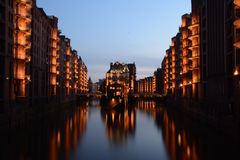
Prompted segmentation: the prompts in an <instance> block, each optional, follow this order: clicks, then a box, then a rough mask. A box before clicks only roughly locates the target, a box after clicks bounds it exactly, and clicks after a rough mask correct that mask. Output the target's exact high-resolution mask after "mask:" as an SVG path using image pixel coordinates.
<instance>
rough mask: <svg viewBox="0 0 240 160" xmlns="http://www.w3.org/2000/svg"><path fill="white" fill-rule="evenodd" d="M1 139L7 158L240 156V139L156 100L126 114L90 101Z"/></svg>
mask: <svg viewBox="0 0 240 160" xmlns="http://www.w3.org/2000/svg"><path fill="white" fill-rule="evenodd" d="M0 141H1V143H0V159H1V160H5V159H6V160H8V159H12V160H18V159H19V160H32V159H34V160H35V159H41V160H43V159H44V160H45V159H49V160H58V159H62V160H78V159H79V160H80V159H81V160H82V159H83V160H84V159H86V160H89V159H100V160H106V159H114V160H123V159H138V160H141V159H149V160H155V159H159V160H165V159H166V160H168V159H169V160H175V159H179V160H185V159H192V160H200V159H240V157H239V145H238V144H237V142H236V141H233V140H231V138H228V137H227V138H226V137H224V135H221V134H219V133H218V132H217V131H215V130H213V129H209V128H208V127H206V126H204V125H203V124H202V125H200V124H198V123H196V122H194V121H192V120H190V119H188V118H187V117H184V116H181V115H180V114H179V113H178V112H176V111H175V112H174V111H169V109H167V107H165V106H164V105H163V104H161V103H158V102H155V101H150V100H149V101H148V100H142V101H138V102H137V103H136V104H135V105H133V106H128V107H126V109H125V110H124V111H120V112H117V111H106V110H103V109H102V108H101V106H100V104H99V101H98V100H93V101H89V102H86V103H85V104H83V105H80V106H71V107H68V108H67V109H65V110H62V111H59V112H57V113H52V114H50V115H48V116H47V117H45V118H43V119H42V120H38V121H34V122H29V124H26V127H24V128H22V129H18V130H17V131H11V132H10V133H9V132H8V133H1V134H0Z"/></svg>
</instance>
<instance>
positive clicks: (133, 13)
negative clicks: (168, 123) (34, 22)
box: [37, 0, 191, 81]
mask: <svg viewBox="0 0 240 160" xmlns="http://www.w3.org/2000/svg"><path fill="white" fill-rule="evenodd" d="M37 4H38V7H41V8H44V10H45V12H46V13H47V14H48V15H55V16H57V17H58V18H59V28H60V30H61V31H62V33H63V34H64V35H66V36H67V37H69V38H70V39H71V42H72V43H71V44H72V48H73V49H76V50H78V52H79V54H80V55H81V57H82V58H83V60H84V61H85V63H86V65H87V67H88V70H89V76H90V77H91V78H92V79H93V81H97V80H98V79H99V78H104V77H105V72H106V71H107V70H108V69H109V64H110V62H115V61H120V62H125V63H132V62H135V64H136V66H137V78H138V79H139V78H143V77H146V76H151V75H152V74H153V72H154V70H156V69H157V67H160V65H161V61H162V58H163V56H164V54H165V50H166V49H167V48H168V46H169V45H170V41H171V37H173V36H174V35H175V34H176V33H177V31H178V27H179V26H180V25H181V16H182V15H183V14H185V13H189V12H190V9H191V0H38V3H37Z"/></svg>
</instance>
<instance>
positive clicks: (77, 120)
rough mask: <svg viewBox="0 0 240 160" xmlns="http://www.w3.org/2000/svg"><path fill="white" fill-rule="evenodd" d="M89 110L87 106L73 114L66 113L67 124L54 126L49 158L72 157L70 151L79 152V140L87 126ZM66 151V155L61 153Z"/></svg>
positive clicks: (52, 159) (54, 159) (55, 159)
mask: <svg viewBox="0 0 240 160" xmlns="http://www.w3.org/2000/svg"><path fill="white" fill-rule="evenodd" d="M87 120H88V111H87V108H86V107H79V108H78V109H76V110H75V111H74V112H73V113H71V114H66V115H65V123H64V124H65V126H64V127H60V128H54V130H53V132H52V135H51V138H50V141H49V159H50V160H57V159H59V157H65V159H69V158H70V153H71V152H72V151H74V152H75V153H77V151H76V150H77V147H78V143H79V140H81V138H82V136H83V134H84V132H85V130H86V126H87ZM62 153H64V154H65V155H61V154H62Z"/></svg>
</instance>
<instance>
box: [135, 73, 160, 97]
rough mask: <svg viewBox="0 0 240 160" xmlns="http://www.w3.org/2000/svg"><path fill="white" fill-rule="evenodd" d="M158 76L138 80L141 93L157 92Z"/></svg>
mask: <svg viewBox="0 0 240 160" xmlns="http://www.w3.org/2000/svg"><path fill="white" fill-rule="evenodd" d="M155 78H156V77H155V76H152V77H146V78H144V79H140V80H138V81H137V84H138V85H137V86H138V93H139V94H154V93H155V92H156V79H155Z"/></svg>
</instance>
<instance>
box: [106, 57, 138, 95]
mask: <svg viewBox="0 0 240 160" xmlns="http://www.w3.org/2000/svg"><path fill="white" fill-rule="evenodd" d="M135 79H136V67H135V64H134V63H133V64H124V63H119V62H116V63H111V64H110V69H109V71H108V72H107V73H106V88H107V89H106V90H107V95H108V96H109V95H112V96H126V95H128V94H131V93H133V92H134V86H135Z"/></svg>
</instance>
